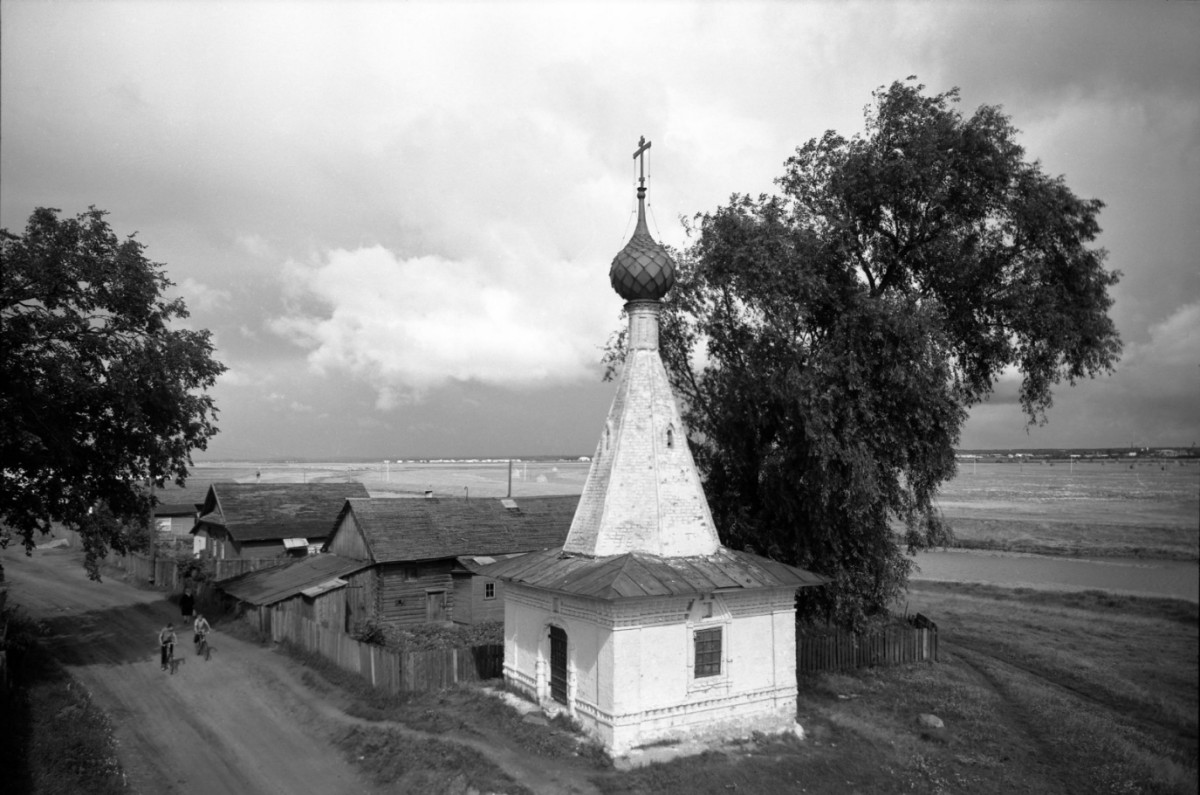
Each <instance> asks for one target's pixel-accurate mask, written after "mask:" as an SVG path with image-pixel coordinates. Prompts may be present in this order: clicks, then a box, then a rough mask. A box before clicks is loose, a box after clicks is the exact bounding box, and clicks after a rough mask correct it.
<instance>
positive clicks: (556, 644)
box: [550, 627, 567, 704]
mask: <svg viewBox="0 0 1200 795" xmlns="http://www.w3.org/2000/svg"><path fill="white" fill-rule="evenodd" d="M550 697H551V698H552V699H554V700H555V701H557V702H558V703H560V704H566V703H567V632H566V630H564V629H562V628H560V627H550Z"/></svg>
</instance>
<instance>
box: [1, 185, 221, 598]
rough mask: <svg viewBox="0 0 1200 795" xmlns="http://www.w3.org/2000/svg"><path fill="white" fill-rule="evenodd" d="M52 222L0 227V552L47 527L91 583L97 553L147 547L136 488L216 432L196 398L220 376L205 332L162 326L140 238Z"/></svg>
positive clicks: (98, 219)
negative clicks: (77, 544) (77, 546)
mask: <svg viewBox="0 0 1200 795" xmlns="http://www.w3.org/2000/svg"><path fill="white" fill-rule="evenodd" d="M58 214H59V211H58V210H54V209H47V208H38V209H37V210H35V211H34V213H33V215H32V216H30V218H29V221H28V224H27V225H26V228H25V233H24V234H23V235H21V236H17V235H14V234H12V233H10V232H9V231H8V230H7V229H4V230H0V246H2V251H3V263H4V268H3V282H2V286H0V321H2V322H3V334H2V335H0V429H2V431H0V455H2V456H3V459H2V460H3V470H2V476H3V491H2V493H0V522H3V525H2V527H0V546H7V544H8V543H9V542H10V541H11V540H12V537H13V535H14V534H15V535H16V537H18V538H20V539H21V541H22V543H23V544H24V546H25V547H26V549H27V550H28V549H30V548H31V547H32V546H33V545H34V543H35V536H36V534H37V533H39V532H40V533H46V532H49V530H50V527H51V524H52V523H54V522H61V523H63V524H65V525H67V526H68V527H71V528H73V529H77V530H78V531H79V532H80V534H81V537H82V539H83V543H84V549H85V551H86V566H87V568H88V571H89V573H90V574H91V576H93V577H97V576H98V568H97V565H98V561H99V559H100V557H102V556H103V555H104V554H105V553H106V551H107V549H108V548H112V549H116V550H118V551H125V550H127V549H129V548H130V547H131V546H136V544H137V543H138V539H139V537H140V538H142V539H144V538H146V537H147V534H146V530H147V527H148V524H149V521H150V513H151V508H152V501H153V497H152V494H151V490H150V489H149V487H148V483H149V481H150V479H156V480H160V481H161V480H167V479H170V480H173V481H175V482H177V483H179V484H180V485H182V484H183V482H184V480H185V478H186V477H187V474H188V467H189V466H191V451H192V450H194V449H204V447H205V446H206V444H207V441H208V439H209V438H210V437H211V436H212V435H213V434H215V433H216V432H217V429H216V426H215V425H214V420H215V418H216V413H217V412H216V408H215V407H214V404H213V399H212V397H210V396H209V395H208V394H206V393H205V390H207V389H209V388H211V387H212V386H213V384H214V382H215V381H216V378H217V376H219V375H220V374H221V373H222V372H224V370H225V367H224V365H222V364H220V363H219V362H217V361H215V360H214V359H213V358H212V355H213V346H212V342H211V339H210V335H209V332H208V331H196V330H191V329H186V328H177V327H173V326H172V323H173V321H176V320H181V319H183V318H186V317H187V316H188V312H187V309H186V307H185V305H184V303H183V301H182V300H181V299H178V298H176V299H170V300H169V299H167V298H166V297H164V293H165V291H166V290H167V289H168V288H170V287H171V286H172V283H171V282H170V281H169V280H168V279H167V277H166V275H165V273H164V270H163V266H162V265H161V264H158V263H154V262H150V261H149V260H147V259H146V257H145V255H144V246H143V245H142V244H141V243H140V242H138V241H136V240H135V239H134V238H133V236H130V237H128V238H126V239H124V240H119V239H118V238H117V236H116V235H115V234H114V233H113V231H112V229H111V228H110V227H109V225H108V223H107V222H106V221H105V219H104V216H105V213H104V212H103V211H101V210H97V209H96V208H94V207H92V208H90V209H89V210H88V211H87V212H85V213H82V214H80V215H79V216H78V217H76V218H59V215H58Z"/></svg>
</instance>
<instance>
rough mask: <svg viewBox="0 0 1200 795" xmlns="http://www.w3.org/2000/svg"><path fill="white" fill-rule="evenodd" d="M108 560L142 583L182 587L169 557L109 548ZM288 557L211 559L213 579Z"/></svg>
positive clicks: (172, 588)
mask: <svg viewBox="0 0 1200 795" xmlns="http://www.w3.org/2000/svg"><path fill="white" fill-rule="evenodd" d="M107 562H108V563H109V564H110V565H112V566H115V567H116V568H118V569H121V570H122V571H124V572H125V574H126V576H127V577H128V578H129V579H132V580H136V581H137V582H139V583H142V584H153V585H154V586H155V587H156V588H161V589H164V590H167V591H182V590H183V586H184V581H183V578H182V577H180V576H179V567H178V566H177V565H176V561H175V560H174V559H172V558H165V557H160V558H155V559H153V560H152V559H151V558H150V556H149V555H146V554H144V553H141V552H132V553H130V554H128V555H118V554H116V553H112V552H110V553H109V555H108V558H107ZM288 562H289V559H288V558H235V559H231V560H214V561H212V567H213V580H214V581H218V582H219V581H221V580H228V579H230V578H232V577H237V576H239V575H241V574H245V573H247V572H251V571H258V570H260V569H269V568H273V567H275V566H282V565H283V564H285V563H288Z"/></svg>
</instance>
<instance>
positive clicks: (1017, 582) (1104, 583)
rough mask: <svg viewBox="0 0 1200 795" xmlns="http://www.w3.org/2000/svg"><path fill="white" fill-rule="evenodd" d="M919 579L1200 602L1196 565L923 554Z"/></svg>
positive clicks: (1199, 570) (967, 552) (948, 552)
mask: <svg viewBox="0 0 1200 795" xmlns="http://www.w3.org/2000/svg"><path fill="white" fill-rule="evenodd" d="M916 562H917V566H918V567H919V568H920V570H919V571H917V572H916V573H915V574H914V575H913V579H914V580H948V581H951V582H980V583H987V584H990V585H1002V586H1005V587H1009V588H1017V587H1026V588H1058V589H1064V590H1089V589H1099V590H1104V591H1112V592H1114V593H1127V594H1136V595H1140V596H1169V597H1173V598H1176V599H1187V600H1188V601H1191V602H1197V601H1200V566H1198V565H1197V564H1196V562H1195V561H1184V560H1150V559H1145V558H1066V557H1054V556H1048V555H1026V554H1019V553H1008V552H986V551H977V550H946V551H944V552H921V553H918V554H917V555H916Z"/></svg>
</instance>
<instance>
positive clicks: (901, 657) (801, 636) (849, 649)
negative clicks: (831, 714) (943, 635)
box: [796, 615, 938, 673]
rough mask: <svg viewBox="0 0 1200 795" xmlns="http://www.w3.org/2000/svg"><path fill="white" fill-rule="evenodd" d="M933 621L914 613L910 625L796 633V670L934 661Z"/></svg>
mask: <svg viewBox="0 0 1200 795" xmlns="http://www.w3.org/2000/svg"><path fill="white" fill-rule="evenodd" d="M937 659H938V630H937V624H935V623H933V622H932V621H930V620H929V619H928V618H926V617H925V616H921V615H918V616H917V617H916V618H915V619H914V620H913V621H912V624H911V625H910V626H890V627H885V628H883V629H879V630H875V631H869V632H859V633H854V632H846V631H843V630H838V629H830V630H825V631H814V630H805V631H803V632H797V633H796V671H797V672H798V673H818V672H821V671H847V670H852V669H855V668H867V667H871V666H878V665H902V664H905V663H914V662H936V661H937Z"/></svg>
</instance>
